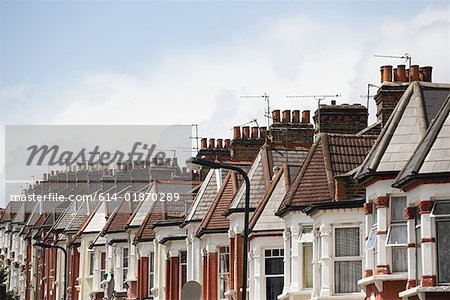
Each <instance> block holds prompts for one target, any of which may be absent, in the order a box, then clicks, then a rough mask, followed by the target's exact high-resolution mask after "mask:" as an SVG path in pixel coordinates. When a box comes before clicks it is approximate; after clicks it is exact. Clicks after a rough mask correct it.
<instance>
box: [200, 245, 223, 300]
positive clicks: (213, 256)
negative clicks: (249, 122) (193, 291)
mask: <svg viewBox="0 0 450 300" xmlns="http://www.w3.org/2000/svg"><path fill="white" fill-rule="evenodd" d="M207 260H208V263H207V274H208V276H207V278H206V279H207V292H206V298H203V299H205V300H217V294H218V292H217V291H218V286H217V279H218V276H219V274H218V273H217V272H218V270H217V268H218V263H217V252H210V253H208V254H207Z"/></svg>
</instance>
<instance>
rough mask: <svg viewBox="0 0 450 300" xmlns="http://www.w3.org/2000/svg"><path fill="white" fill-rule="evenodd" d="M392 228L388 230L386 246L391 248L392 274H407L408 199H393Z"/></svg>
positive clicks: (391, 202)
mask: <svg viewBox="0 0 450 300" xmlns="http://www.w3.org/2000/svg"><path fill="white" fill-rule="evenodd" d="M390 204H391V206H390V207H391V226H390V227H389V230H388V236H387V240H386V246H389V247H391V261H392V272H407V271H408V259H407V250H406V249H407V248H406V245H407V243H408V241H407V228H406V219H405V215H404V211H405V208H406V197H392V198H391V201H390Z"/></svg>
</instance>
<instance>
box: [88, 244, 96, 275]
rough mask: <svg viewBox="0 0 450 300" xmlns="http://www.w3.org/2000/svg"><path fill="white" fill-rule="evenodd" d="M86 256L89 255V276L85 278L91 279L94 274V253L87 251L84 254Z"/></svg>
mask: <svg viewBox="0 0 450 300" xmlns="http://www.w3.org/2000/svg"><path fill="white" fill-rule="evenodd" d="M86 253H87V254H88V255H89V274H88V275H87V277H88V278H89V277H92V276H94V274H95V269H96V268H95V260H96V257H95V251H92V250H91V251H89V250H88V251H87V252H86Z"/></svg>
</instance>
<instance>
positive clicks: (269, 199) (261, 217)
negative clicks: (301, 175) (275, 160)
mask: <svg viewBox="0 0 450 300" xmlns="http://www.w3.org/2000/svg"><path fill="white" fill-rule="evenodd" d="M299 169H300V165H287V164H283V166H282V167H281V168H280V170H279V171H278V173H277V174H276V175H275V177H274V179H273V180H272V184H271V186H270V188H269V190H268V191H267V193H266V194H265V195H264V198H263V200H262V201H261V202H260V203H259V205H258V207H257V208H256V210H255V212H254V213H253V215H252V217H251V219H250V224H249V227H250V230H251V231H252V232H256V231H266V230H282V229H284V222H283V220H282V219H280V218H279V217H277V216H275V212H276V211H277V210H278V207H279V206H280V204H281V202H282V201H283V198H284V196H285V195H286V192H287V191H288V189H289V186H290V183H291V181H292V180H293V179H294V178H295V175H296V174H297V173H298V171H299Z"/></svg>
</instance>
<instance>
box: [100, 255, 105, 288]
mask: <svg viewBox="0 0 450 300" xmlns="http://www.w3.org/2000/svg"><path fill="white" fill-rule="evenodd" d="M105 275H106V252H101V253H100V281H102V280H105V279H106V276H105Z"/></svg>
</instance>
